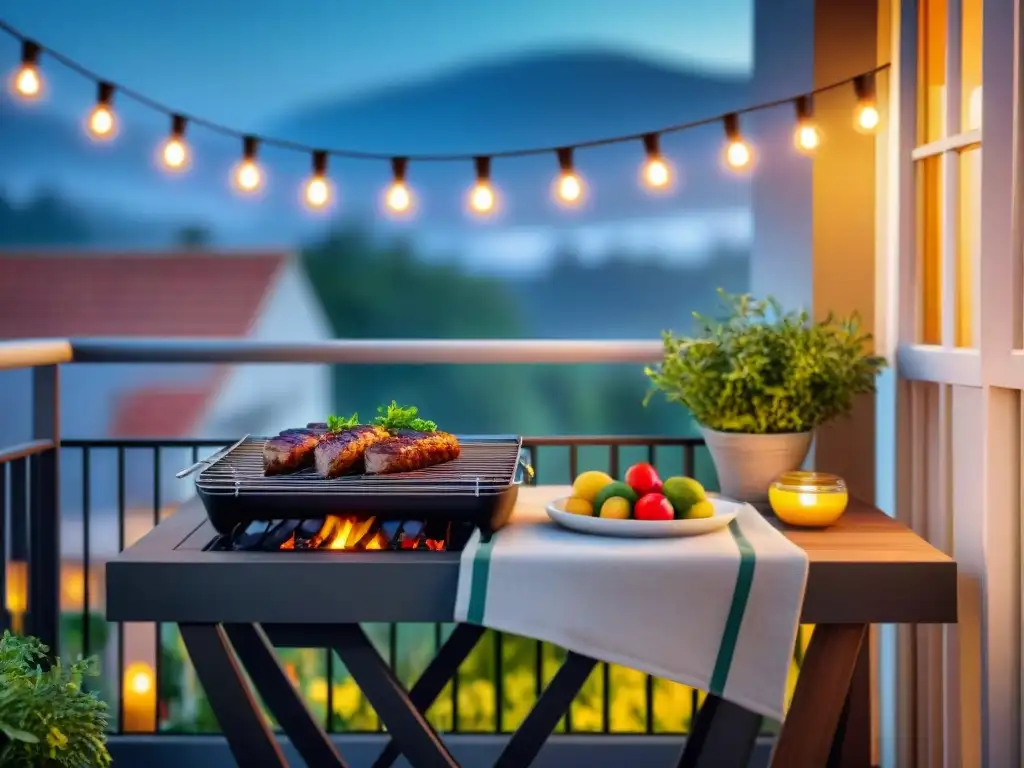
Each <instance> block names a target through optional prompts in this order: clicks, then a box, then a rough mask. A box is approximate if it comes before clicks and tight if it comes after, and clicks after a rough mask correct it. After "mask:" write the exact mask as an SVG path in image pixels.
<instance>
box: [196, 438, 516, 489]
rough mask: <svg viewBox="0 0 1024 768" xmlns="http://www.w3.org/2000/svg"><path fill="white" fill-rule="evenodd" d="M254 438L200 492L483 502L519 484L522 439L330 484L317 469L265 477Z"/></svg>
mask: <svg viewBox="0 0 1024 768" xmlns="http://www.w3.org/2000/svg"><path fill="white" fill-rule="evenodd" d="M267 439H268V438H265V437H252V438H248V439H246V440H245V441H244V442H243V443H242V444H240V445H239V446H238V447H237V448H235V449H234V450H232V451H231V452H229V453H228V454H227V455H226V456H224V457H222V458H221V459H220V460H218V461H217V462H216V463H215V464H213V465H212V466H210V467H207V468H206V469H205V470H204V471H203V472H202V473H201V474H200V475H199V478H198V479H197V480H196V487H197V488H198V489H199V490H201V491H203V492H205V493H207V494H214V495H221V494H225V495H226V494H230V495H232V496H241V495H253V494H255V495H288V496H303V495H307V494H316V495H323V494H332V495H333V494H336V495H339V496H389V495H395V496H419V495H423V496H436V495H445V496H452V495H470V496H480V495H489V494H494V493H500V492H503V491H505V490H507V489H508V487H509V486H510V485H512V484H514V483H515V482H516V475H517V474H518V469H519V464H520V461H521V456H520V454H521V450H522V439H521V438H518V437H516V438H462V437H460V438H459V442H460V444H461V446H462V454H461V455H460V456H459V458H457V459H456V460H455V461H450V462H446V463H445V464H438V465H435V466H433V467H427V468H426V469H421V470H417V471H416V472H403V473H396V474H393V475H351V476H347V477H339V478H335V479H331V480H328V479H326V478H324V477H321V476H320V475H318V474H317V473H316V471H315V470H313V469H305V470H303V471H301V472H296V473H295V474H292V475H275V476H271V477H266V476H264V474H263V445H264V443H265V442H266V441H267Z"/></svg>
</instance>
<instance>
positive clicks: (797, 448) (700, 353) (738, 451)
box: [645, 291, 885, 502]
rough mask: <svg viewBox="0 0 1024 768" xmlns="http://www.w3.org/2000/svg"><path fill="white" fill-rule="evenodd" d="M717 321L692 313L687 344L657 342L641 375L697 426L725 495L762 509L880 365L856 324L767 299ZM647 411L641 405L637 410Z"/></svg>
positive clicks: (867, 388)
mask: <svg viewBox="0 0 1024 768" xmlns="http://www.w3.org/2000/svg"><path fill="white" fill-rule="evenodd" d="M719 295H720V296H721V298H722V300H723V303H724V305H725V309H726V312H725V315H724V317H722V318H721V319H711V318H708V317H705V316H703V315H700V314H697V313H695V314H694V317H695V319H696V321H697V332H696V335H694V336H692V337H682V336H676V335H675V334H673V333H671V332H666V333H665V334H663V339H664V354H663V357H662V360H661V363H659V364H658V365H655V366H652V367H648V368H646V369H645V373H646V374H647V376H648V378H649V379H650V380H651V383H652V385H653V387H652V390H651V392H650V393H649V394H648V398H647V400H648V401H649V399H650V397H651V395H653V394H654V393H656V392H661V393H663V394H664V396H665V397H666V398H667V399H668V400H670V401H672V402H677V403H682V404H683V405H685V406H686V407H687V408H689V409H690V412H691V413H692V414H693V416H694V418H695V419H696V420H697V423H698V424H699V426H700V430H701V432H702V433H703V435H704V439H705V441H706V442H707V446H708V449H709V451H710V452H711V457H712V459H713V460H714V463H715V469H716V470H717V472H718V481H719V487H720V488H721V490H722V493H723V494H725V495H726V496H730V497H732V498H736V499H739V500H742V501H752V502H762V501H765V500H767V498H768V486H769V485H770V484H771V482H772V481H773V480H774V479H775V478H776V477H778V476H779V475H780V474H782V473H783V472H787V471H790V470H794V469H798V468H799V467H800V465H801V464H803V462H804V459H806V458H807V452H808V451H809V450H810V446H811V440H812V438H813V436H814V430H815V429H816V428H817V427H819V426H821V425H822V424H824V423H826V422H828V421H831V420H832V419H835V418H837V417H839V416H845V415H848V414H849V413H850V411H851V409H852V407H853V399H854V396H855V395H859V394H863V393H867V392H873V391H874V389H875V379H876V377H877V376H878V373H879V372H880V371H881V369H882V368H883V367H884V365H885V361H884V359H883V358H881V357H877V356H875V355H872V354H870V353H869V349H868V342H869V341H870V339H871V337H870V335H869V334H865V333H861V331H860V320H859V318H858V317H857V315H853V316H851V317H850V318H847V319H837V318H835V317H833V316H832V315H829V316H828V317H827V318H826V319H825V320H823V321H821V322H812V321H811V320H810V318H809V316H808V314H807V313H806V312H785V311H783V309H782V307H781V306H780V305H779V303H778V302H777V301H775V300H774V299H772V298H767V299H755V298H752V297H751V296H749V295H729V294H726V293H725V292H723V291H719ZM645 402H647V401H645Z"/></svg>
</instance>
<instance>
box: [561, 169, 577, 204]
mask: <svg viewBox="0 0 1024 768" xmlns="http://www.w3.org/2000/svg"><path fill="white" fill-rule="evenodd" d="M582 197H583V182H582V181H580V177H579V176H577V175H576V174H575V173H563V174H562V175H561V176H559V178H558V199H559V200H560V201H561V202H563V203H566V204H567V205H575V204H576V203H578V202H579V201H580V199H581V198H582Z"/></svg>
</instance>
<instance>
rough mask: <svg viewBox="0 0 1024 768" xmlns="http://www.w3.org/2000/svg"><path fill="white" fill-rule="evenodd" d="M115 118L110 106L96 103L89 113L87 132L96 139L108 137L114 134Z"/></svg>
mask: <svg viewBox="0 0 1024 768" xmlns="http://www.w3.org/2000/svg"><path fill="white" fill-rule="evenodd" d="M116 127H117V120H116V119H115V118H114V113H113V111H112V110H111V109H110V107H108V106H106V105H105V104H98V105H96V107H94V108H93V110H92V113H91V114H90V115H89V133H91V134H92V136H93V138H96V139H109V138H112V137H113V135H114V129H115V128H116Z"/></svg>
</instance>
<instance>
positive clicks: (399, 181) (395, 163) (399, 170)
mask: <svg viewBox="0 0 1024 768" xmlns="http://www.w3.org/2000/svg"><path fill="white" fill-rule="evenodd" d="M408 168H409V159H408V158H405V157H393V158H391V177H392V182H391V186H390V187H388V190H387V192H386V193H385V194H384V205H385V207H387V209H388V210H389V211H391V213H396V214H403V213H408V212H409V211H410V210H411V209H412V202H413V201H412V191H411V190H410V189H409V185H408V184H406V182H405V174H406V172H407V170H408Z"/></svg>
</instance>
